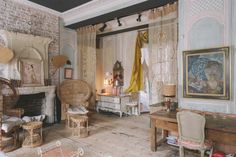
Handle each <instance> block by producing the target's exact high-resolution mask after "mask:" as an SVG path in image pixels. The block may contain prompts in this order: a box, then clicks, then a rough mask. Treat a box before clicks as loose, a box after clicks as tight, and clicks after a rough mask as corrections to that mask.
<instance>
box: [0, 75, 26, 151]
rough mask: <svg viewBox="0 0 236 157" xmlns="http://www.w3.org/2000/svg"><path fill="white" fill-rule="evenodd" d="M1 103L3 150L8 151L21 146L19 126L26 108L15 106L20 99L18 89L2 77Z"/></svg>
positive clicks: (0, 79)
mask: <svg viewBox="0 0 236 157" xmlns="http://www.w3.org/2000/svg"><path fill="white" fill-rule="evenodd" d="M0 95H1V98H2V101H1V103H2V105H1V111H2V112H1V141H0V142H1V148H0V149H1V150H2V151H5V152H8V151H12V150H14V149H16V148H18V147H19V128H20V127H21V124H22V123H23V121H22V120H21V116H22V115H23V114H24V110H23V109H21V108H14V106H15V105H16V102H17V100H18V92H17V89H16V88H14V87H13V86H12V84H11V82H10V81H9V80H7V79H4V78H1V77H0Z"/></svg>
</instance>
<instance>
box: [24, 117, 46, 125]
mask: <svg viewBox="0 0 236 157" xmlns="http://www.w3.org/2000/svg"><path fill="white" fill-rule="evenodd" d="M45 117H46V116H45V115H39V116H33V117H29V116H24V117H23V118H22V120H23V121H24V122H26V123H28V122H31V121H41V122H42V121H43V120H44V119H45Z"/></svg>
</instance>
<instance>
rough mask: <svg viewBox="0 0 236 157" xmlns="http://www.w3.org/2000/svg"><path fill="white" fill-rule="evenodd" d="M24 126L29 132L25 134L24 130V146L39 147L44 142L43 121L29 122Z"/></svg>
mask: <svg viewBox="0 0 236 157" xmlns="http://www.w3.org/2000/svg"><path fill="white" fill-rule="evenodd" d="M22 127H23V129H24V130H26V131H27V132H28V135H27V136H25V132H24V136H25V140H24V142H23V144H22V147H37V146H40V145H41V144H42V142H43V135H42V122H29V123H26V124H24V125H23V126H22Z"/></svg>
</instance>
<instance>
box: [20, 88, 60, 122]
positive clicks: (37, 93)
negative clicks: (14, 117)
mask: <svg viewBox="0 0 236 157" xmlns="http://www.w3.org/2000/svg"><path fill="white" fill-rule="evenodd" d="M55 90H56V87H55V86H38V87H19V88H18V91H19V95H20V99H19V101H18V103H17V105H23V107H22V108H25V111H26V112H25V115H26V116H37V115H36V114H39V112H40V111H41V114H44V115H46V123H54V121H55V117H54V112H55V111H54V108H55V107H54V100H55ZM27 97H28V98H27ZM24 98H25V99H26V100H23V102H24V101H25V102H26V103H28V104H24V103H23V102H22V103H21V101H22V100H21V99H24ZM31 98H33V99H31ZM40 98H41V100H40ZM33 101H35V104H34V102H33ZM40 101H41V102H40ZM39 104H41V106H40V108H39ZM24 105H25V106H24ZM18 107H21V106H18ZM32 107H33V108H35V110H31V108H32ZM36 108H37V109H36ZM39 110H40V111H39ZM34 114H35V115H34Z"/></svg>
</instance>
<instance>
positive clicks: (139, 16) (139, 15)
mask: <svg viewBox="0 0 236 157" xmlns="http://www.w3.org/2000/svg"><path fill="white" fill-rule="evenodd" d="M141 16H142V14H138V18H137V19H136V21H138V22H141Z"/></svg>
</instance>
